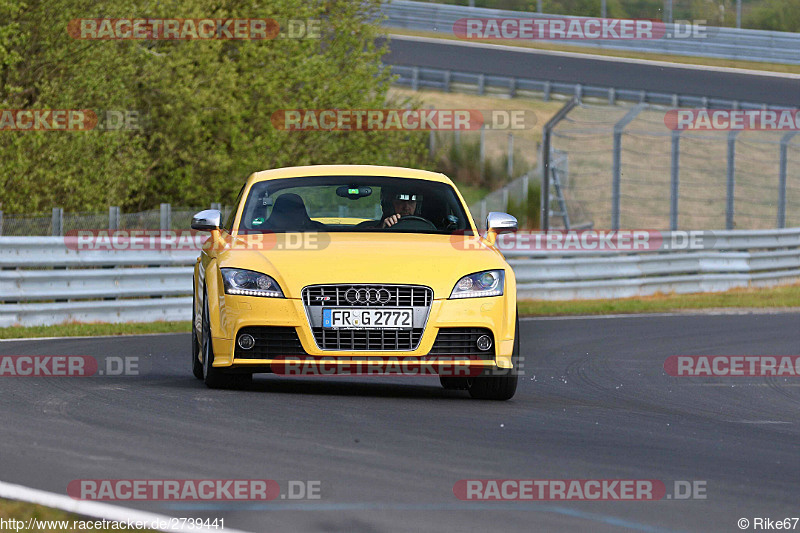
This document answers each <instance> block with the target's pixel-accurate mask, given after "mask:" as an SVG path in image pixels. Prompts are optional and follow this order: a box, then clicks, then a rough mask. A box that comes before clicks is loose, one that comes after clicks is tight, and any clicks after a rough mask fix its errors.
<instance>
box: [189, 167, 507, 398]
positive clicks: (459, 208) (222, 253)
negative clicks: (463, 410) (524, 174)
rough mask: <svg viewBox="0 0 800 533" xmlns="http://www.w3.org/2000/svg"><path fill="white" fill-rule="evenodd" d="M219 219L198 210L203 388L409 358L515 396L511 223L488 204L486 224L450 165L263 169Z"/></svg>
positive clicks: (197, 317)
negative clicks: (205, 234) (441, 169)
mask: <svg viewBox="0 0 800 533" xmlns="http://www.w3.org/2000/svg"><path fill="white" fill-rule="evenodd" d="M220 218H221V215H220V212H219V211H216V210H207V211H202V212H200V213H197V214H196V215H195V216H194V218H193V220H192V228H193V229H195V230H200V231H209V232H211V237H210V238H209V240H208V242H207V243H206V246H205V247H204V250H203V252H202V254H201V256H200V257H199V258H198V259H197V264H196V266H195V271H194V305H193V329H194V332H193V335H192V348H193V350H192V370H193V372H194V375H195V376H196V377H197V378H198V379H202V380H204V381H205V383H206V384H207V385H208V386H209V387H212V388H216V387H238V386H242V385H244V384H246V383H248V382H249V381H250V380H251V379H252V375H253V374H254V373H264V372H275V373H279V374H292V375H299V374H313V373H315V371H318V370H320V369H323V371H322V372H319V373H322V374H326V375H327V374H337V373H342V374H347V373H359V374H363V373H366V374H370V373H373V371H375V370H376V369H377V370H380V369H383V370H387V369H388V370H387V372H390V373H391V372H392V370H397V369H401V370H402V371H403V372H402V373H408V372H406V371H407V370H408V369H409V368H414V369H416V371H419V372H420V373H422V374H426V373H427V374H434V375H438V376H439V379H440V381H441V384H442V386H444V387H445V388H449V389H463V390H467V391H468V392H469V394H470V395H471V396H472V397H473V398H483V399H494V400H507V399H509V398H511V397H512V396H513V395H514V392H515V391H516V388H517V368H518V359H519V351H520V348H519V335H518V334H517V330H518V319H517V312H516V282H515V279H514V273H513V271H512V270H511V268H510V267H509V266H508V263H506V261H505V259H504V258H503V256H502V255H501V254H500V252H499V251H498V250H497V249H496V248H495V247H494V245H493V243H494V239H495V237H496V236H497V234H498V233H502V232H512V231H516V229H517V221H516V219H515V218H514V217H512V216H510V215H507V214H505V213H490V214H489V216H488V217H487V228H488V231H487V232H486V234H485V235H484V236H481V235H480V234H479V232H478V230H477V228H476V226H475V223H474V221H473V220H472V218H471V217H470V214H469V210H468V209H467V207H466V205H465V203H464V199H463V198H462V197H461V194H460V193H459V192H458V190H457V189H456V188H455V186H454V185H453V183H452V182H451V181H450V179H448V178H447V177H446V176H444V175H442V174H438V173H434V172H427V171H422V170H412V169H406V168H398V167H381V166H369V165H319V166H306V167H291V168H280V169H275V170H266V171H263V172H256V173H254V174H252V175H251V176H250V177H249V178H248V180H247V182H246V183H245V185H244V187H242V190H241V192H240V193H239V198H238V200H237V201H236V204H235V206H234V208H233V210H232V212H231V214H230V216H229V217H228V219H227V220H226V221H224V222H223V221H221V220H220ZM300 362H301V363H302V366H301V365H300V364H299V363H300ZM409 363H411V365H410V364H409ZM354 368H357V369H359V372H353V369H354ZM298 369H299V370H301V371H302V372H299V373H298V372H296V371H297V370H298ZM309 369H312V370H311V371H309ZM365 369H367V370H368V371H365ZM431 369H432V370H433V371H432V372H431Z"/></svg>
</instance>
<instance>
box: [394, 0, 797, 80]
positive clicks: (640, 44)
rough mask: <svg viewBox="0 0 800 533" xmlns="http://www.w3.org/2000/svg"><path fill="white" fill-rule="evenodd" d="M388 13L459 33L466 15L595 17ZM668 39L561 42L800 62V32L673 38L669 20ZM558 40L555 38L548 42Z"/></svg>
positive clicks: (425, 10) (407, 8)
mask: <svg viewBox="0 0 800 533" xmlns="http://www.w3.org/2000/svg"><path fill="white" fill-rule="evenodd" d="M381 11H382V13H383V14H384V15H385V16H386V17H387V19H386V20H385V21H384V22H383V24H384V26H388V27H392V28H405V29H409V30H418V31H436V32H441V33H450V34H452V33H453V24H454V23H455V22H456V21H457V20H458V19H461V18H468V17H472V18H531V17H537V18H587V19H588V18H589V17H566V16H562V15H551V14H543V13H533V12H524V11H507V10H502V9H488V8H479V7H468V6H455V5H446V4H435V3H428V2H413V1H410V0H393V1H391V2H389V3H386V4H383V6H382V8H381ZM665 26H666V28H665V29H666V35H667V36H668V37H667V38H664V39H654V40H608V39H598V40H581V41H577V42H570V41H557V42H559V43H561V44H568V45H569V44H574V45H577V46H584V47H593V48H604V49H614V50H628V51H636V52H654V53H659V54H672V55H690V56H701V57H716V58H724V59H738V60H745V61H764V62H772V63H786V64H794V65H797V64H800V34H797V33H789V32H779V31H764V30H745V29H736V28H719V27H708V28H707V35H706V36H705V38H698V37H694V38H670V37H669V36H672V35H674V34H675V33H674V32H675V29H676V25H674V24H666V25H665ZM544 42H554V41H544Z"/></svg>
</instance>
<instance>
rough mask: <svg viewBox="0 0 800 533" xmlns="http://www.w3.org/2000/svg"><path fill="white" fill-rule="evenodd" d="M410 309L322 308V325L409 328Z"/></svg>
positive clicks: (411, 321)
mask: <svg viewBox="0 0 800 533" xmlns="http://www.w3.org/2000/svg"><path fill="white" fill-rule="evenodd" d="M412 319H413V310H412V309H323V310H322V327H323V328H331V329H411V326H412V324H413V320H412Z"/></svg>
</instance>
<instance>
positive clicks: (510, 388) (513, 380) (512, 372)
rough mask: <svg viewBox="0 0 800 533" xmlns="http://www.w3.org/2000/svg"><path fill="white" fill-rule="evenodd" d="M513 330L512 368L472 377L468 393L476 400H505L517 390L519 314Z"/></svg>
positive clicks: (511, 396)
mask: <svg viewBox="0 0 800 533" xmlns="http://www.w3.org/2000/svg"><path fill="white" fill-rule="evenodd" d="M515 323H516V326H515V330H514V351H513V352H512V354H511V364H512V368H511V369H509V370H505V371H504V372H503V373H504V374H507V375H501V376H488V377H477V378H473V379H472V380H470V381H471V383H470V385H469V389H468V390H469V395H470V396H471V397H473V398H475V399H477V400H498V401H505V400H510V399H511V398H513V397H514V393H516V392H517V380H518V376H517V361H518V360H519V337H520V335H519V315H517V317H516V322H515Z"/></svg>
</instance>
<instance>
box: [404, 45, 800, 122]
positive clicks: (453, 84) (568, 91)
mask: <svg viewBox="0 0 800 533" xmlns="http://www.w3.org/2000/svg"><path fill="white" fill-rule="evenodd" d="M799 53H800V52H799ZM391 71H392V74H396V75H397V76H398V77H397V79H396V80H395V81H394V83H395V84H396V85H401V86H404V87H410V88H412V89H413V90H419V89H420V88H422V87H428V88H433V89H438V90H441V91H445V92H469V93H475V94H479V95H484V94H503V95H508V96H511V97H516V96H526V97H530V98H542V99H543V100H545V101H549V100H551V99H552V96H553V95H561V96H564V97H575V99H576V100H577V101H578V102H581V101H582V100H584V99H589V98H592V99H595V100H602V101H603V102H608V103H609V105H614V104H616V103H617V102H618V101H625V102H635V103H643V104H644V103H646V104H655V105H664V106H669V107H689V108H697V107H699V108H712V109H780V108H782V106H772V105H767V104H764V103H761V102H740V101H738V100H727V99H724V98H708V97H705V96H703V97H700V96H692V95H686V94H677V93H661V92H653V91H639V90H631V89H617V88H614V87H599V86H595V85H584V84H582V83H565V82H555V81H552V80H542V79H533V78H518V77H509V76H489V75H486V74H477V73H474V72H458V71H454V70H445V69H436V68H427V67H410V66H406V65H392V66H391Z"/></svg>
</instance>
